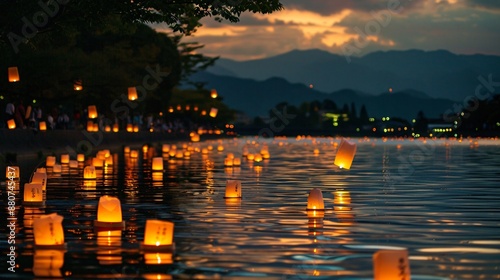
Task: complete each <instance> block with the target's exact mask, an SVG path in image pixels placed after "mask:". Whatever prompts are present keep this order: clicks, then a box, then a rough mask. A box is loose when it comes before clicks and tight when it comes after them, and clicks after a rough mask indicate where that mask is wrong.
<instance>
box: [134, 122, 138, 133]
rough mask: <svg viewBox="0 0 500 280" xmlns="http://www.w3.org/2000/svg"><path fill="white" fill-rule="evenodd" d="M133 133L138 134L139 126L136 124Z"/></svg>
mask: <svg viewBox="0 0 500 280" xmlns="http://www.w3.org/2000/svg"><path fill="white" fill-rule="evenodd" d="M134 132H139V125H138V124H135V125H134Z"/></svg>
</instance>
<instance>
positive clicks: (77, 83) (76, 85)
mask: <svg viewBox="0 0 500 280" xmlns="http://www.w3.org/2000/svg"><path fill="white" fill-rule="evenodd" d="M73 90H75V91H80V90H83V83H82V80H76V81H75V82H74V83H73Z"/></svg>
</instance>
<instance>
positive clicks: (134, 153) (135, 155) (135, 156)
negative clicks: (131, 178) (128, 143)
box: [130, 150, 139, 158]
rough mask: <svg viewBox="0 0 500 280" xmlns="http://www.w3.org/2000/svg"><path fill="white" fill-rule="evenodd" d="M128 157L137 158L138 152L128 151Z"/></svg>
mask: <svg viewBox="0 0 500 280" xmlns="http://www.w3.org/2000/svg"><path fill="white" fill-rule="evenodd" d="M130 157H131V158H138V157H139V152H138V151H137V150H132V151H130Z"/></svg>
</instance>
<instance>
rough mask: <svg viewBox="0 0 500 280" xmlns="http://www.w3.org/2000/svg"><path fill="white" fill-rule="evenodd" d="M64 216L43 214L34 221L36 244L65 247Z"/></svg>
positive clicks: (52, 247)
mask: <svg viewBox="0 0 500 280" xmlns="http://www.w3.org/2000/svg"><path fill="white" fill-rule="evenodd" d="M62 220H63V217H62V216H60V215H57V213H52V214H49V215H42V216H40V217H39V218H38V219H35V220H34V221H33V232H34V239H35V246H41V247H47V248H51V249H54V248H64V247H65V244H64V231H63V227H62Z"/></svg>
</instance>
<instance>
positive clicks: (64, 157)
mask: <svg viewBox="0 0 500 280" xmlns="http://www.w3.org/2000/svg"><path fill="white" fill-rule="evenodd" d="M61 163H63V164H68V163H69V155H68V154H63V155H61Z"/></svg>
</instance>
